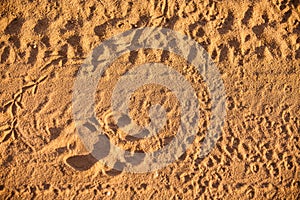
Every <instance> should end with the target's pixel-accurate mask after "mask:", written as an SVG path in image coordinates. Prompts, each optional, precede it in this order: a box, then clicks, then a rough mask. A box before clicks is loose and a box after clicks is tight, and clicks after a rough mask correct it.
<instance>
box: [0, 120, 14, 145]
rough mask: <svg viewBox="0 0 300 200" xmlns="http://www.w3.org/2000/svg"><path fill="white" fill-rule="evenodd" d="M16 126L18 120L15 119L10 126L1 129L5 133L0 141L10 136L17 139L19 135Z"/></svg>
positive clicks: (4, 140)
mask: <svg viewBox="0 0 300 200" xmlns="http://www.w3.org/2000/svg"><path fill="white" fill-rule="evenodd" d="M16 126H17V120H16V119H14V120H13V121H12V122H11V125H10V126H9V127H7V128H5V129H4V130H1V132H2V133H4V135H3V137H2V136H1V140H0V141H1V142H6V141H7V140H9V139H10V138H12V139H13V140H15V139H17V137H18V135H17V130H16Z"/></svg>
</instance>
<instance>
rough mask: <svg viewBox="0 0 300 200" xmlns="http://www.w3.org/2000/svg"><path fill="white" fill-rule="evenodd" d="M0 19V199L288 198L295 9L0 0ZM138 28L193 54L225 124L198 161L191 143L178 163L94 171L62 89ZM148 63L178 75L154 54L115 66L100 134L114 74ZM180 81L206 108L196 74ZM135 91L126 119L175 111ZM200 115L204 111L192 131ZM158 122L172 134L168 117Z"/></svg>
mask: <svg viewBox="0 0 300 200" xmlns="http://www.w3.org/2000/svg"><path fill="white" fill-rule="evenodd" d="M0 14H1V17H0V76H1V79H0V80H1V82H0V83H1V84H0V138H1V139H0V155H1V156H0V199H300V141H299V140H300V139H299V138H300V119H299V116H300V100H299V99H300V94H299V92H300V90H299V85H300V61H299V59H300V34H299V33H300V6H299V1H297V0H295V1H292V0H270V1H267V0H263V1H238V0H232V1H216V0H201V1H192V0H185V1H184V0H176V1H174V0H170V1H168V0H163V1H159V0H150V1H149V2H146V1H135V0H130V1H128V0H126V1H122V2H121V1H117V0H115V1H105V0H102V1H100V0H99V1H89V0H88V1H80V0H71V1H58V0H48V1H46V0H38V1H33V0H16V1H10V0H2V1H1V2H0ZM145 26H151V27H153V26H154V27H155V26H156V27H165V28H169V29H172V30H175V31H178V32H179V33H182V34H185V35H188V36H190V37H191V38H192V39H194V40H195V41H197V42H198V43H200V44H201V45H202V46H203V48H205V50H206V51H207V52H208V53H209V55H210V57H211V58H212V60H213V61H214V62H215V64H216V66H217V67H218V69H219V70H220V73H221V77H222V80H223V81H224V86H225V88H226V95H227V96H226V100H227V107H226V111H227V117H226V122H225V125H224V126H223V131H222V137H221V138H220V139H219V140H218V142H217V144H216V146H215V147H214V148H213V149H212V151H211V152H210V153H209V155H208V156H206V157H205V158H203V159H199V158H198V157H197V155H198V154H199V141H201V139H203V138H202V137H203V134H199V136H197V137H196V139H195V142H194V143H193V145H192V147H191V148H190V149H189V150H188V151H187V152H186V154H184V155H183V156H182V157H180V159H179V160H178V161H176V162H174V163H172V164H170V165H168V166H167V167H165V168H162V169H160V170H157V171H153V172H148V173H142V174H136V173H126V172H120V171H117V170H114V169H111V168H110V167H108V166H104V165H103V164H102V163H100V162H97V160H95V158H93V157H92V156H91V155H90V154H89V152H87V150H86V149H85V147H84V145H83V143H82V142H81V140H80V139H79V137H78V135H77V134H76V127H75V124H74V119H73V116H72V91H73V84H74V80H75V78H76V73H77V71H78V69H79V68H80V65H81V63H82V62H83V60H84V59H85V58H86V57H87V56H88V55H89V54H90V53H91V52H92V50H93V49H94V48H95V47H96V46H97V45H98V44H100V43H101V42H102V41H104V40H106V39H109V38H110V37H112V36H114V35H116V34H119V33H122V32H124V31H126V30H130V29H133V28H138V27H145ZM149 61H151V62H160V63H164V64H167V65H169V66H172V67H174V68H175V69H177V70H178V71H179V72H182V73H184V69H188V68H189V64H188V63H186V61H185V60H183V59H182V58H179V57H178V56H176V55H174V54H171V53H166V52H163V51H160V50H143V49H142V50H138V51H136V52H132V53H128V54H125V55H123V56H122V57H120V58H118V60H116V61H115V62H114V63H113V64H112V65H111V66H110V68H109V69H108V72H107V73H106V75H105V76H106V77H103V79H102V80H101V81H100V82H101V84H100V83H99V87H98V88H99V91H104V92H98V93H97V95H96V101H97V102H98V103H97V108H96V110H97V117H98V119H99V121H100V122H102V123H101V124H102V125H103V126H105V125H109V126H105V127H107V129H109V130H110V131H109V130H107V132H108V133H109V132H110V133H114V132H117V131H118V130H117V129H113V128H112V125H111V124H112V123H113V122H108V121H109V120H107V118H108V117H107V116H106V115H107V112H108V111H109V109H108V106H109V104H108V103H109V100H110V99H109V94H111V90H112V88H113V87H114V84H115V82H114V81H115V80H116V77H117V76H119V75H120V73H119V72H120V71H122V70H124V67H125V68H126V67H127V68H130V67H133V66H136V65H138V64H142V63H145V62H149ZM185 76H186V78H187V80H190V81H191V82H193V81H194V82H193V86H194V88H195V89H196V90H197V91H199V94H200V95H199V101H200V102H203V106H204V107H205V106H208V107H209V103H208V102H209V100H208V99H209V94H207V92H205V91H206V89H207V88H206V86H205V83H203V82H201V77H198V76H197V75H195V73H192V71H189V72H188V73H186V74H185ZM147 87H148V86H147ZM147 87H146V86H145V87H143V88H140V89H139V90H137V91H136V92H135V93H134V96H135V99H136V101H133V102H131V114H132V117H133V118H134V120H135V121H137V122H138V123H139V124H141V125H145V124H147V123H148V122H147V120H148V121H149V118H148V115H147V105H148V103H151V101H152V102H156V103H159V102H162V103H164V106H166V107H169V108H170V109H171V110H172V109H173V108H174V112H173V114H176V112H177V111H176V109H178V105H177V103H178V102H177V101H176V98H175V97H174V96H172V94H168V95H166V99H162V97H161V96H160V95H161V93H157V92H155V91H159V90H160V91H161V90H164V92H166V89H164V88H160V87H158V86H152V87H151V86H149V87H148V88H147ZM149 95H150V97H151V98H147V96H149ZM139 102H142V103H139ZM143 102H147V103H144V104H143ZM174 105H175V106H174ZM209 115H210V110H209V109H204V111H203V116H206V117H203V118H201V120H200V121H201V122H200V123H201V124H202V125H201V127H202V129H201V131H202V132H205V130H206V129H207V123H208V122H207V119H208V118H207V116H209ZM169 117H170V120H172V119H173V120H174V121H173V123H174V127H175V128H176V123H178V121H176V120H178V118H176V116H175V117H174V116H173V117H172V113H171V114H170V116H169ZM174 127H173V128H174ZM164 134H165V135H168V134H169V135H170V134H171V133H170V130H167V129H166V130H165V133H163V134H162V135H160V136H161V137H163V136H164ZM108 135H109V134H108ZM111 139H112V140H116V141H117V140H118V138H116V137H115V135H114V134H111ZM125 139H126V137H125ZM127 139H128V138H127ZM129 140H130V138H129ZM126 145H127V147H128V145H133V149H138V148H142V147H143V146H144V147H145V146H147V142H144V145H141V146H142V147H138V146H137V144H135V143H134V142H132V143H130V142H129V143H126V144H125V145H123V146H125V147H126ZM134 145H135V146H134ZM152 145H153V148H159V147H160V146H159V145H163V144H160V143H159V142H157V141H156V143H155V141H153V143H152Z"/></svg>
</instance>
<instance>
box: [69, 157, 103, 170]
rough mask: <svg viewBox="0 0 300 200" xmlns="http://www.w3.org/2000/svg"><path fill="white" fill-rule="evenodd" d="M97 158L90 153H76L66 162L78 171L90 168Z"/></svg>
mask: <svg viewBox="0 0 300 200" xmlns="http://www.w3.org/2000/svg"><path fill="white" fill-rule="evenodd" d="M97 161H98V160H97V159H96V158H94V157H93V156H92V154H87V155H78V156H71V157H69V158H68V159H67V160H66V162H67V163H68V164H69V165H70V166H71V167H73V168H74V169H76V170H78V171H86V170H88V169H90V168H91V167H92V166H93V165H94V164H95V163H96V162H97Z"/></svg>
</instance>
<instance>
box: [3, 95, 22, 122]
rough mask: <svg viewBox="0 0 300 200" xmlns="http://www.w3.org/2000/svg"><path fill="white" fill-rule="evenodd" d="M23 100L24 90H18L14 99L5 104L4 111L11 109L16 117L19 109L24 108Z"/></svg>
mask: <svg viewBox="0 0 300 200" xmlns="http://www.w3.org/2000/svg"><path fill="white" fill-rule="evenodd" d="M21 100H22V92H18V93H16V94H14V95H13V99H12V100H10V101H9V102H7V103H6V104H5V105H4V106H3V108H2V112H6V111H7V110H8V109H9V110H10V113H11V115H12V117H14V116H15V115H16V113H17V109H18V108H23V106H22V104H21Z"/></svg>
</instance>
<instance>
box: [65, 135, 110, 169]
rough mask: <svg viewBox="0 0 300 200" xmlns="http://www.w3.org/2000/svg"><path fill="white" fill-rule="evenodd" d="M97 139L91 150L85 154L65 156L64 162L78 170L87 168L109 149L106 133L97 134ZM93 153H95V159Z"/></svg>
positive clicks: (106, 154) (104, 155) (102, 156)
mask: <svg viewBox="0 0 300 200" xmlns="http://www.w3.org/2000/svg"><path fill="white" fill-rule="evenodd" d="M98 138H99V140H98V142H97V143H96V144H94V149H93V152H92V153H90V154H86V155H76V156H71V157H69V158H67V160H66V162H67V163H68V164H69V165H70V166H71V167H73V168H74V169H76V170H78V171H86V170H89V169H90V168H91V167H92V166H93V165H94V164H95V163H96V162H97V161H98V160H99V159H101V158H104V157H106V156H108V154H109V151H110V143H109V139H108V137H107V136H106V135H99V136H98ZM93 155H96V157H97V158H98V159H96V158H95V157H94V156H93Z"/></svg>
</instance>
